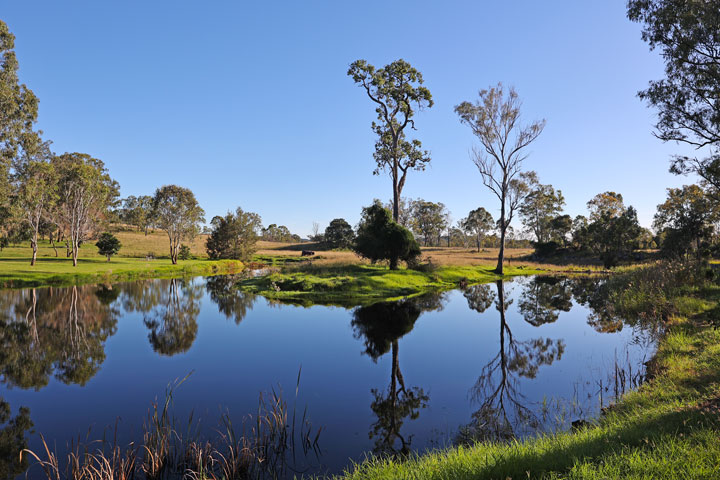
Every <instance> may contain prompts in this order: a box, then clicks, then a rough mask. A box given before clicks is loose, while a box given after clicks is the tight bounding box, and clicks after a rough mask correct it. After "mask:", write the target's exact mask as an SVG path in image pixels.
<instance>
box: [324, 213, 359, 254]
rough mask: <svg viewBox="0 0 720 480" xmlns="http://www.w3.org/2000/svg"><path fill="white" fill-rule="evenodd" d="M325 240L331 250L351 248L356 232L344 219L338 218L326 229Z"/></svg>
mask: <svg viewBox="0 0 720 480" xmlns="http://www.w3.org/2000/svg"><path fill="white" fill-rule="evenodd" d="M323 239H324V241H325V243H327V244H328V245H329V246H330V247H331V248H350V247H352V245H353V241H354V240H355V232H353V229H352V227H351V226H350V224H349V223H348V222H346V221H345V219H344V218H336V219H334V220H333V221H331V222H330V225H328V226H327V228H326V229H325V234H324V236H323Z"/></svg>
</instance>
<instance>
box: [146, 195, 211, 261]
mask: <svg viewBox="0 0 720 480" xmlns="http://www.w3.org/2000/svg"><path fill="white" fill-rule="evenodd" d="M153 210H154V212H155V218H156V222H157V226H158V227H159V228H161V229H162V230H165V232H167V235H168V238H169V239H170V259H171V260H172V263H173V264H177V260H178V253H179V249H180V243H181V242H182V241H183V240H191V239H193V238H195V236H196V235H197V234H198V233H199V231H200V224H201V223H203V222H204V221H205V211H204V210H203V209H202V208H200V205H199V204H198V202H197V200H196V199H195V194H193V192H192V191H191V190H190V189H188V188H184V187H178V186H177V185H165V186H164V187H161V188H158V189H157V190H156V191H155V197H154V198H153Z"/></svg>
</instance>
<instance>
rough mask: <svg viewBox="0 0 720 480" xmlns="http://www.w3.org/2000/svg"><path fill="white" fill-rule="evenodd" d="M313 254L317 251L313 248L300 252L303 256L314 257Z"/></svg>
mask: <svg viewBox="0 0 720 480" xmlns="http://www.w3.org/2000/svg"><path fill="white" fill-rule="evenodd" d="M313 255H315V252H313V251H312V250H303V251H302V253H301V254H300V256H301V257H312V256H313Z"/></svg>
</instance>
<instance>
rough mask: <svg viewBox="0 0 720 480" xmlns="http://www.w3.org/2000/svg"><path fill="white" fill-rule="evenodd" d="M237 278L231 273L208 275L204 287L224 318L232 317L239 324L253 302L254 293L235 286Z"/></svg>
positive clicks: (250, 308)
mask: <svg viewBox="0 0 720 480" xmlns="http://www.w3.org/2000/svg"><path fill="white" fill-rule="evenodd" d="M236 281H237V279H236V277H235V276H233V275H218V276H215V277H209V278H208V279H207V282H206V284H205V288H206V289H207V291H208V293H209V294H210V300H212V301H213V302H214V303H215V304H217V306H218V310H219V311H220V313H222V314H223V315H225V317H226V318H228V319H229V318H233V319H234V320H235V324H240V322H242V320H243V318H245V315H247V313H248V311H249V310H252V307H253V304H254V303H255V295H253V294H252V293H245V292H241V291H239V290H238V289H237V288H235V283H236Z"/></svg>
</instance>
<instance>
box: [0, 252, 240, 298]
mask: <svg viewBox="0 0 720 480" xmlns="http://www.w3.org/2000/svg"><path fill="white" fill-rule="evenodd" d="M58 251H59V256H58V257H57V258H56V257H55V256H54V252H53V250H52V248H50V247H49V246H48V245H45V244H44V245H42V246H41V248H40V250H39V254H38V259H37V262H36V264H35V266H33V267H31V266H30V255H31V250H30V248H29V247H27V246H21V247H9V248H5V249H4V250H3V252H2V253H0V288H24V287H40V286H50V285H54V286H67V285H78V284H82V283H113V282H119V281H128V280H136V279H141V278H163V277H177V276H188V275H213V274H222V273H234V272H237V271H240V270H242V268H243V264H242V263H241V262H238V261H230V260H220V261H211V260H207V259H204V260H203V259H201V260H180V261H179V262H178V264H177V265H173V264H172V263H171V262H170V259H168V258H157V259H155V260H146V259H145V258H144V257H142V258H130V257H121V256H117V257H112V259H111V261H110V262H107V261H106V260H107V259H106V258H105V257H102V256H99V255H98V254H97V248H95V246H94V245H85V246H83V248H81V250H80V258H79V260H78V265H77V267H73V265H72V259H70V258H65V251H64V249H58Z"/></svg>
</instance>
